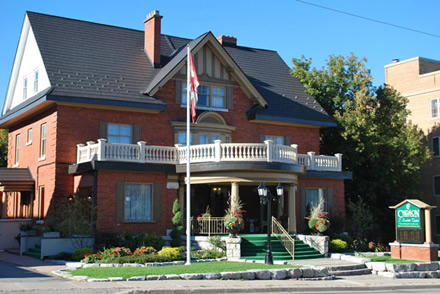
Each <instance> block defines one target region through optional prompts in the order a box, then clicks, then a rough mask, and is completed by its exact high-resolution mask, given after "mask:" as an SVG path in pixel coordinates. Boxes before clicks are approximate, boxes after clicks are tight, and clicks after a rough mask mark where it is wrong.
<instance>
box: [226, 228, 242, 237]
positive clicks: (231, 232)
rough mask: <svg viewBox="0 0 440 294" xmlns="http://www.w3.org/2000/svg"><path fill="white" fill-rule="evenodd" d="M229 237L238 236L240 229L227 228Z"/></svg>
mask: <svg viewBox="0 0 440 294" xmlns="http://www.w3.org/2000/svg"><path fill="white" fill-rule="evenodd" d="M227 231H228V233H229V238H238V231H239V230H238V229H227Z"/></svg>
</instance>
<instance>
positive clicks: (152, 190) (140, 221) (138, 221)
mask: <svg viewBox="0 0 440 294" xmlns="http://www.w3.org/2000/svg"><path fill="white" fill-rule="evenodd" d="M127 185H150V186H151V197H150V198H151V205H150V209H151V212H150V213H151V219H149V220H147V219H140V220H139V219H138V220H132V219H126V218H125V201H124V219H123V223H143V224H145V223H156V221H155V220H154V219H153V212H154V207H153V205H154V203H153V193H154V187H153V186H154V185H153V183H140V182H125V183H124V199H125V198H126V197H127V196H126V191H127V190H126V187H127Z"/></svg>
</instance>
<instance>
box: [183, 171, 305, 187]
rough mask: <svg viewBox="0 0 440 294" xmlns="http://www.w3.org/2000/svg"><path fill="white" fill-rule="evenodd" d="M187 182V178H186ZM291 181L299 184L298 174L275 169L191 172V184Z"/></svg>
mask: <svg viewBox="0 0 440 294" xmlns="http://www.w3.org/2000/svg"><path fill="white" fill-rule="evenodd" d="M184 180H185V183H186V182H187V178H186V177H185V178H184ZM260 182H264V183H269V184H270V183H274V184H275V183H280V182H281V183H286V184H287V183H290V184H298V175H297V174H294V173H287V172H274V171H251V170H249V171H233V172H231V171H229V172H228V171H218V172H206V173H203V174H200V173H199V174H191V184H209V183H249V184H251V183H252V184H255V183H260Z"/></svg>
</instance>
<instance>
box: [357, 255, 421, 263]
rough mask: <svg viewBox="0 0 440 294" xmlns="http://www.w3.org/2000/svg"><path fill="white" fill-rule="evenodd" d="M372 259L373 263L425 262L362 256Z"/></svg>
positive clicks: (389, 257)
mask: <svg viewBox="0 0 440 294" xmlns="http://www.w3.org/2000/svg"><path fill="white" fill-rule="evenodd" d="M362 257H365V258H369V259H371V261H373V262H386V263H414V262H424V261H420V260H407V259H394V258H391V256H365V255H364V256H362Z"/></svg>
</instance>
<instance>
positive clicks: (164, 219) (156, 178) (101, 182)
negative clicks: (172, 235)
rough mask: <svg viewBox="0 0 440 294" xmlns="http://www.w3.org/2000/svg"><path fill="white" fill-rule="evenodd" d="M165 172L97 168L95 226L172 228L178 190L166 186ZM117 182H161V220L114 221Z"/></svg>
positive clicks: (107, 228)
mask: <svg viewBox="0 0 440 294" xmlns="http://www.w3.org/2000/svg"><path fill="white" fill-rule="evenodd" d="M166 180H167V178H166V174H161V173H138V172H119V171H118V172H116V171H99V172H98V189H97V192H98V193H97V200H98V201H97V203H98V205H97V211H98V213H97V214H98V230H100V231H115V232H123V231H131V232H133V233H140V232H148V233H153V232H154V233H156V234H159V235H165V233H166V229H169V228H172V224H171V217H172V216H173V214H172V211H171V210H172V204H173V202H174V200H175V199H176V198H177V195H178V190H175V189H167V188H166ZM117 182H130V183H152V184H162V215H161V220H160V221H158V222H154V223H124V222H117V221H116V184H117Z"/></svg>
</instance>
